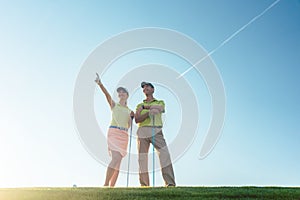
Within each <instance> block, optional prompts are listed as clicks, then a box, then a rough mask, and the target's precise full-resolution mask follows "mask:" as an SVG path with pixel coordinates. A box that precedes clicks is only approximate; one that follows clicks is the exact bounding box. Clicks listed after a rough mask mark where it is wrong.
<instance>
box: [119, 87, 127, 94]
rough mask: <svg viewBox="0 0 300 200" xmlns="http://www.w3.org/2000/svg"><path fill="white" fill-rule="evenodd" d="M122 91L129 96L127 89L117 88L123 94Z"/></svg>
mask: <svg viewBox="0 0 300 200" xmlns="http://www.w3.org/2000/svg"><path fill="white" fill-rule="evenodd" d="M121 91H123V92H125V93H127V94H128V95H129V93H128V90H127V89H126V88H124V87H118V88H117V92H121Z"/></svg>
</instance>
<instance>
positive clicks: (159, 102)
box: [157, 100, 166, 113]
mask: <svg viewBox="0 0 300 200" xmlns="http://www.w3.org/2000/svg"><path fill="white" fill-rule="evenodd" d="M157 104H158V105H159V106H162V107H163V111H162V112H163V113H164V112H165V109H166V108H165V102H164V101H163V100H159V101H158V102H157Z"/></svg>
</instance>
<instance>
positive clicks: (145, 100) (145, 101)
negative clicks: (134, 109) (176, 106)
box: [143, 98, 157, 103]
mask: <svg viewBox="0 0 300 200" xmlns="http://www.w3.org/2000/svg"><path fill="white" fill-rule="evenodd" d="M153 101H157V100H156V99H155V98H153V99H152V101H149V102H153ZM143 102H144V103H149V102H148V101H147V99H144V100H143Z"/></svg>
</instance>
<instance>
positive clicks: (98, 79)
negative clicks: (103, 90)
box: [95, 73, 102, 85]
mask: <svg viewBox="0 0 300 200" xmlns="http://www.w3.org/2000/svg"><path fill="white" fill-rule="evenodd" d="M95 82H96V83H97V84H98V85H101V84H102V82H101V80H100V77H99V74H98V73H96V80H95Z"/></svg>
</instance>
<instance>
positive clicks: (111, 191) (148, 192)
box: [0, 187, 300, 200]
mask: <svg viewBox="0 0 300 200" xmlns="http://www.w3.org/2000/svg"><path fill="white" fill-rule="evenodd" d="M0 199H1V200H50V199H51V200H69V199H70V200H79V199H80V200H96V199H105V200H106V199H120V200H125V199H143V200H148V199H167V200H177V199H178V200H179V199H180V200H183V199H300V188H289V187H175V188H163V187H161V188H17V189H0Z"/></svg>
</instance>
